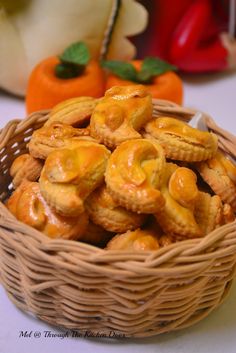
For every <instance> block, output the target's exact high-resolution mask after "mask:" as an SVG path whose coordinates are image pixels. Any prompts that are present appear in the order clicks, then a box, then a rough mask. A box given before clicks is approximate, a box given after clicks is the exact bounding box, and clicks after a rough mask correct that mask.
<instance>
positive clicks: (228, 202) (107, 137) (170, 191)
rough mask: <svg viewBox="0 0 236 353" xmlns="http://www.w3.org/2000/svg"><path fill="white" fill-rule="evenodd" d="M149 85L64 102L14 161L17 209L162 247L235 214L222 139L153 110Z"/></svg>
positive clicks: (96, 241) (78, 234)
mask: <svg viewBox="0 0 236 353" xmlns="http://www.w3.org/2000/svg"><path fill="white" fill-rule="evenodd" d="M152 111H153V106H152V99H151V96H150V94H149V93H147V91H146V90H145V87H143V86H141V85H137V86H136V85H135V86H125V87H112V88H111V89H109V90H108V91H107V92H106V94H105V96H104V97H103V98H101V99H99V100H98V99H93V98H90V97H80V98H73V99H70V100H68V101H65V102H62V103H60V104H58V105H57V106H56V107H54V109H52V111H51V112H50V113H49V116H48V120H47V121H46V123H45V124H44V126H42V127H41V128H40V129H38V130H36V131H34V133H33V135H32V138H31V140H30V142H29V144H28V149H29V153H28V154H24V155H21V156H19V157H17V158H16V159H15V161H14V162H13V164H12V166H11V169H10V174H11V176H12V178H13V179H12V184H13V187H14V189H15V190H14V192H13V193H12V195H11V196H10V198H9V199H8V200H7V202H6V206H7V207H8V209H9V210H10V211H11V212H12V213H13V214H14V215H15V217H16V218H17V219H18V220H20V221H22V222H24V223H26V224H28V225H30V226H32V227H34V228H36V229H38V230H40V231H42V232H43V233H45V234H46V235H48V236H49V237H51V238H64V239H74V240H79V241H83V242H87V243H90V244H93V245H97V246H101V247H106V249H112V250H156V249H158V248H159V247H161V246H166V245H168V244H171V243H173V242H176V241H181V240H184V239H189V238H195V237H203V236H205V235H206V234H208V233H209V232H211V231H212V230H214V229H215V228H217V227H220V226H222V225H223V224H226V223H228V222H232V221H233V220H234V219H235V216H234V213H235V211H236V166H235V165H234V164H233V163H232V161H230V160H229V159H228V158H227V157H226V156H225V155H223V154H222V153H221V152H220V151H219V149H218V142H217V137H216V136H215V135H214V134H213V133H211V132H206V131H200V130H198V129H194V128H192V127H190V126H189V125H187V124H186V123H184V122H182V121H179V120H178V119H175V118H173V117H168V116H160V117H158V118H153V115H152Z"/></svg>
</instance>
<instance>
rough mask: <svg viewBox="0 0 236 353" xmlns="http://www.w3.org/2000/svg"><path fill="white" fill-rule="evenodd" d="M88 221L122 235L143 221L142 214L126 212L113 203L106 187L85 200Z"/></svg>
mask: <svg viewBox="0 0 236 353" xmlns="http://www.w3.org/2000/svg"><path fill="white" fill-rule="evenodd" d="M86 210H87V212H88V214H89V217H90V219H91V220H92V221H93V222H94V223H95V224H97V225H100V226H102V227H103V228H104V229H106V230H108V231H110V232H116V233H124V232H126V231H127V230H133V229H136V228H139V227H140V226H141V225H142V224H143V223H144V221H145V219H146V216H145V215H143V214H138V213H134V212H131V211H128V210H127V209H125V208H124V207H121V206H119V205H118V204H117V202H115V201H114V199H113V198H112V197H111V195H110V193H109V192H108V190H107V188H106V185H102V186H101V187H100V188H98V189H96V190H95V191H94V192H93V193H92V194H91V195H90V196H89V197H88V198H87V200H86Z"/></svg>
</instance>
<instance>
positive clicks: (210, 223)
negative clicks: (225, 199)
mask: <svg viewBox="0 0 236 353" xmlns="http://www.w3.org/2000/svg"><path fill="white" fill-rule="evenodd" d="M194 214H195V218H196V220H197V223H198V224H199V226H200V228H201V229H202V232H203V234H204V235H206V234H208V233H210V232H211V231H213V230H214V229H215V228H218V227H220V226H222V225H223V224H226V223H230V222H232V221H233V220H234V219H235V217H234V214H233V210H232V208H231V207H230V205H228V204H225V205H223V204H222V202H221V199H220V197H219V196H218V195H214V196H211V195H210V194H208V193H206V192H202V191H200V192H199V195H198V200H197V203H196V208H195V211H194Z"/></svg>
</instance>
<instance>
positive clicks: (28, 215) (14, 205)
mask: <svg viewBox="0 0 236 353" xmlns="http://www.w3.org/2000/svg"><path fill="white" fill-rule="evenodd" d="M6 206H7V207H8V209H9V210H10V211H11V212H12V214H13V215H14V216H15V217H16V218H17V219H18V220H19V221H21V222H24V223H25V224H28V225H29V226H31V227H33V228H35V229H37V230H40V231H41V232H43V233H45V234H46V235H48V236H49V237H50V238H63V239H74V240H76V239H79V238H80V237H81V236H82V235H83V233H84V232H85V230H86V228H87V225H88V216H87V214H86V213H85V212H84V213H81V214H80V215H79V216H77V217H63V216H61V215H59V214H57V213H56V212H55V211H54V210H53V209H52V208H51V207H49V206H48V204H47V203H46V201H45V199H44V198H43V196H42V194H41V192H40V188H39V184H38V183H36V182H30V181H27V180H24V181H23V182H22V183H21V185H20V186H19V187H18V188H17V189H16V190H15V191H14V193H13V194H12V195H11V196H10V198H9V199H8V201H7V204H6Z"/></svg>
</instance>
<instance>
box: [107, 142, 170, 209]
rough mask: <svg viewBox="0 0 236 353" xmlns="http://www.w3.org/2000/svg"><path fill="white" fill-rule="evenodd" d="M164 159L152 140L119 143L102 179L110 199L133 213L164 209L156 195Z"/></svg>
mask: <svg viewBox="0 0 236 353" xmlns="http://www.w3.org/2000/svg"><path fill="white" fill-rule="evenodd" d="M165 165H166V161H165V157H164V151H163V149H162V147H161V146H160V145H159V144H158V143H156V142H155V141H152V140H145V139H137V140H130V141H126V142H123V143H122V144H121V145H120V146H118V147H117V148H116V149H115V151H114V152H113V153H112V155H111V157H110V159H109V161H108V164H107V168H106V173H105V180H106V185H107V188H108V191H109V192H110V194H111V196H112V198H113V199H114V200H115V201H116V202H117V203H118V204H119V205H121V206H123V207H125V208H126V209H128V210H131V211H133V212H137V213H155V212H157V211H158V210H160V209H162V208H163V206H164V203H165V201H164V197H163V196H162V194H161V192H160V190H159V189H160V187H161V184H162V178H163V173H164V170H165Z"/></svg>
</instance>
